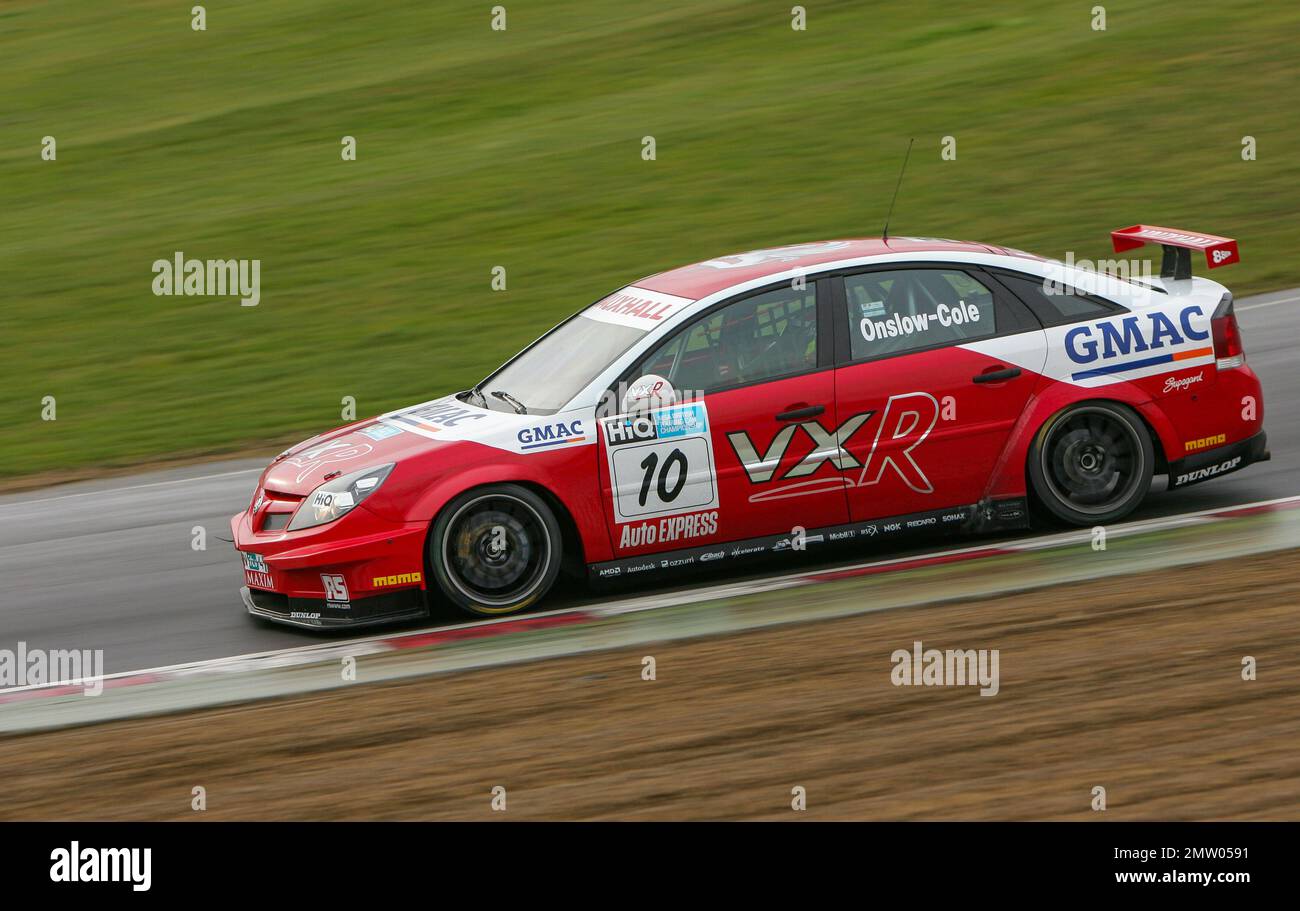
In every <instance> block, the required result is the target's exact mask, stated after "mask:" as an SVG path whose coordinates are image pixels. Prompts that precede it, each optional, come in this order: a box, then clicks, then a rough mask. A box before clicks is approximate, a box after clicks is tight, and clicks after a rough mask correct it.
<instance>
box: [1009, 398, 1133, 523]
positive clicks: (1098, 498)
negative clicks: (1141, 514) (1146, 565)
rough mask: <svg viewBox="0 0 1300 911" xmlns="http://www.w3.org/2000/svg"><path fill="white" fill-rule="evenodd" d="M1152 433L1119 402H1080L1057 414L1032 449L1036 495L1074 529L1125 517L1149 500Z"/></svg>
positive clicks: (1031, 472) (1033, 484) (1031, 459)
mask: <svg viewBox="0 0 1300 911" xmlns="http://www.w3.org/2000/svg"><path fill="white" fill-rule="evenodd" d="M1155 461H1156V459H1155V449H1154V447H1153V446H1152V443H1151V434H1150V433H1149V432H1148V431H1147V428H1146V425H1145V424H1144V423H1143V422H1142V419H1141V418H1140V417H1138V415H1137V413H1136V412H1135V411H1134V410H1133V409H1132V408H1129V407H1128V406H1127V405H1121V404H1118V403H1117V402H1103V401H1097V402H1080V403H1079V404H1077V405H1071V406H1070V407H1069V408H1066V409H1064V410H1063V411H1060V412H1059V413H1057V414H1054V415H1053V416H1052V417H1051V418H1050V419H1049V420H1048V421H1047V423H1045V424H1044V425H1043V426H1042V427H1041V428H1040V429H1039V431H1038V434H1037V435H1036V436H1035V437H1034V442H1033V445H1031V446H1030V447H1029V480H1030V483H1031V484H1032V486H1033V490H1034V494H1035V495H1036V496H1037V498H1038V500H1039V502H1040V503H1042V505H1043V506H1044V507H1045V508H1046V509H1047V510H1048V512H1050V513H1051V514H1052V515H1054V516H1056V518H1058V519H1061V520H1062V521H1065V522H1068V523H1069V524H1071V525H1082V526H1093V525H1104V524H1106V523H1107V522H1115V521H1117V520H1119V519H1122V518H1124V517H1125V516H1127V515H1128V514H1129V513H1131V512H1132V511H1133V510H1135V509H1137V507H1138V505H1139V504H1140V503H1141V502H1142V500H1143V498H1144V497H1146V495H1147V491H1148V490H1150V489H1151V477H1152V475H1153V474H1154V473H1155Z"/></svg>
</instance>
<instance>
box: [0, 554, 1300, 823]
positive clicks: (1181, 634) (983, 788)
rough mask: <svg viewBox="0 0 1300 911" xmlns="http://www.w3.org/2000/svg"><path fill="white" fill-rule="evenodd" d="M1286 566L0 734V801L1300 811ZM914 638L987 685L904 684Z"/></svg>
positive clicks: (943, 814) (677, 815) (1294, 621)
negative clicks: (990, 657)
mask: <svg viewBox="0 0 1300 911" xmlns="http://www.w3.org/2000/svg"><path fill="white" fill-rule="evenodd" d="M1297 557H1300V552H1298V551H1294V550H1292V551H1281V552H1276V553H1272V554H1266V555H1260V556H1255V557H1251V558H1246V559H1236V560H1231V561H1228V560H1225V561H1220V562H1217V563H1207V564H1202V565H1199V566H1194V567H1186V568H1181V569H1179V570H1178V571H1177V572H1172V573H1171V572H1148V573H1142V574H1133V575H1126V576H1116V577H1113V578H1110V579H1107V580H1103V581H1092V582H1086V583H1077V584H1072V585H1066V586H1061V587H1058V588H1052V589H1040V590H1036V591H1033V592H1026V593H1022V594H1018V595H1011V596H1004V597H999V598H995V599H983V600H970V601H965V602H959V603H948V604H944V605H938V606H934V607H928V608H924V607H923V608H912V609H906V610H898V611H889V612H885V613H874V614H863V615H859V616H853V617H848V618H844V619H838V620H827V621H822V622H816V623H808V624H801V625H790V626H782V627H779V628H774V629H766V630H761V631H757V632H751V633H745V634H740V635H735V636H730V637H725V638H724V637H716V638H705V639H693V640H684V641H675V642H665V643H660V644H657V645H650V646H645V647H638V648H636V649H635V650H618V651H608V652H600V653H594V654H585V655H579V656H574V657H570V658H563V659H555V660H551V661H546V662H539V663H530V664H521V665H512V666H508V667H502V668H493V669H488V670H481V671H472V672H465V673H456V674H443V675H437V676H433V677H426V678H419V679H410V680H403V681H399V682H391V683H383V684H373V685H361V686H355V687H351V688H348V689H344V690H334V691H328V692H322V693H318V694H313V695H309V696H302V697H295V698H290V699H283V700H275V701H267V702H260V703H255V704H251V705H247V706H236V707H230V708H221V709H211V710H206V711H201V712H195V713H191V714H186V715H170V716H161V717H155V718H143V719H136V720H129V721H120V722H115V723H109V724H100V725H92V726H86V727H80V728H73V729H68V730H63V731H56V732H50V733H41V734H29V735H22V736H13V737H9V738H5V739H4V740H0V766H2V767H3V768H4V769H5V775H4V776H3V777H0V818H3V819H113V820H118V819H174V820H201V819H209V820H211V819H470V820H475V819H484V820H486V819H496V820H501V819H516V820H518V819H647V820H648V819H1008V818H1009V819H1092V820H1102V819H1105V820H1117V819H1298V818H1300V687H1297V686H1296V680H1297V675H1298V673H1300V610H1298V609H1297V605H1298V604H1300V572H1297V571H1296V569H1295V566H1296V562H1295V561H1296V559H1297ZM824 594H825V593H824V592H822V591H820V590H819V588H818V587H811V588H807V589H796V590H791V591H789V592H787V593H786V595H787V596H788V597H789V598H790V599H792V600H794V601H798V600H800V599H817V598H819V597H824ZM916 640H920V641H922V642H923V643H924V644H925V647H927V648H930V647H933V648H941V649H947V648H962V649H980V648H985V649H999V650H1000V663H999V667H1000V677H1001V680H1000V692H999V693H998V694H997V695H996V696H987V697H986V696H981V695H980V694H979V691H978V688H976V687H961V688H959V687H946V688H945V687H896V686H894V685H893V684H892V683H891V675H890V671H891V669H892V665H891V662H890V655H891V654H892V653H893V651H894V650H895V649H899V648H903V649H910V648H911V647H912V643H913V642H914V641H916ZM647 655H648V656H653V657H654V658H655V662H656V676H657V679H655V680H653V681H647V680H643V679H642V670H643V663H642V659H643V658H644V657H645V656H647ZM1248 655H1249V656H1252V657H1254V658H1255V659H1256V661H1257V663H1258V679H1256V680H1254V681H1247V680H1243V679H1242V659H1243V657H1244V656H1248ZM196 786H202V787H203V788H205V789H206V792H207V800H208V809H207V810H206V811H205V812H201V813H200V812H194V811H193V810H191V800H192V796H191V795H192V789H193V788H194V787H196ZM496 786H501V787H504V788H505V789H506V810H505V811H504V812H494V811H493V810H492V809H491V799H492V789H493V788H494V787H496ZM796 786H802V787H803V788H805V789H806V792H807V810H806V811H803V812H796V811H794V810H792V809H791V806H790V803H791V800H792V797H791V789H792V788H794V787H796ZM1099 786H1100V787H1104V788H1105V789H1106V797H1107V806H1108V808H1107V809H1106V810H1105V811H1104V812H1096V811H1094V810H1092V808H1091V805H1092V802H1093V788H1095V787H1099Z"/></svg>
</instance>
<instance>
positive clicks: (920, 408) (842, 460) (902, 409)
mask: <svg viewBox="0 0 1300 911" xmlns="http://www.w3.org/2000/svg"><path fill="white" fill-rule="evenodd" d="M875 414H876V412H875V411H864V412H861V413H859V414H855V415H853V416H852V417H850V418H849V419H848V420H846V421H844V423H842V424H840V426H839V427H837V428H835V430H834V431H831V430H828V429H827V428H825V427H823V426H822V425H821V424H820V423H819V422H817V421H804V422H802V423H800V424H792V425H789V426H786V427H782V428H781V429H780V430H779V431H777V433H776V435H775V436H773V438H772V441H771V442H770V443H768V445H767V447H766V448H765V449H764V450H763V452H762V453H761V454H760V453H759V451H758V447H757V446H755V445H754V440H753V439H752V438H751V437H750V435H749V434H748V433H746V432H744V431H736V432H733V433H728V434H727V441H728V442H730V443H731V448H732V450H733V451H734V452H735V453H736V458H737V459H739V460H740V464H741V466H742V467H743V468H744V469H745V474H746V475H748V477H749V480H750V482H751V483H753V484H755V485H764V484H768V483H770V482H771V481H772V480H773V479H774V478H775V477H776V473H777V469H778V468H780V465H781V462H782V460H783V458H784V457H785V454H786V451H787V450H788V449H789V448H790V443H791V441H792V440H793V438H794V435H795V433H796V432H797V431H798V430H803V431H804V432H805V433H806V434H807V435H808V437H809V438H811V439H812V441H813V449H812V451H811V452H809V453H808V454H807V455H805V456H804V457H803V458H802V459H800V460H799V461H798V462H796V463H795V464H794V465H792V466H791V467H790V468H789V469H787V470H786V472H785V473H784V474H782V475H781V477H780V480H781V481H785V480H787V479H792V478H807V477H808V476H809V475H811V474H813V473H815V472H816V471H817V470H818V469H819V468H820V467H821V466H822V465H823V464H824V463H826V462H829V463H830V464H832V465H834V466H835V467H836V468H837V469H839V470H840V471H842V472H843V471H849V470H851V469H854V468H859V467H860V468H861V469H862V471H861V473H860V474H859V475H858V477H857V478H856V479H853V478H847V477H843V476H839V477H828V478H818V479H813V480H805V481H793V482H792V483H789V484H779V485H777V486H775V487H768V488H764V489H762V490H758V491H755V492H754V493H753V494H751V495H750V497H749V501H750V502H751V503H758V502H761V501H763V500H776V499H784V498H786V497H798V496H807V495H809V494H815V493H821V492H823V491H826V490H839V489H842V488H845V487H869V486H871V485H873V484H879V483H880V482H881V480H882V479H883V478H884V475H885V471H886V469H888V468H890V467H892V468H893V469H894V471H895V472H897V473H898V476H899V477H900V478H902V480H903V483H905V484H906V485H907V486H908V487H910V488H911V489H912V490H915V491H916V492H917V493H933V492H934V485H933V484H931V483H930V479H929V478H927V477H926V475H925V472H924V471H923V470H922V469H921V466H920V465H919V464H917V461H916V459H915V458H913V456H912V450H914V449H916V448H917V447H918V446H920V445H921V443H923V442H924V441H925V438H926V437H928V436H929V435H930V431H932V430H933V429H934V425H935V424H936V423H937V422H938V420H939V402H938V400H937V399H935V397H934V396H932V395H930V394H929V393H928V392H908V393H903V394H901V395H894V396H890V398H889V401H888V402H887V403H886V405H885V412H884V414H883V415H882V416H881V419H880V424H879V426H877V428H876V435H875V437H874V439H873V440H872V443H871V449H870V450H869V451H868V452H867V457H866V459H865V460H864V461H861V462H859V461H858V459H857V457H855V456H854V455H853V453H851V452H849V450H848V448H847V447H848V443H849V440H850V439H851V438H852V437H853V435H854V434H856V433H857V432H858V431H859V430H861V429H862V427H864V426H865V425H866V424H867V423H868V422H869V421H870V420H871V419H872V418H873V417H874V416H875ZM886 434H888V435H886ZM882 442H884V443H885V444H886V448H887V449H893V448H894V446H893V444H897V443H900V442H901V443H902V444H904V445H903V446H902V448H901V449H899V450H898V451H897V452H893V451H888V452H884V453H883V454H882V455H880V457H879V459H877V453H879V452H880V451H881V449H882V447H881V443H882ZM873 466H874V473H872V469H873Z"/></svg>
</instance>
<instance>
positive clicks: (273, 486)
mask: <svg viewBox="0 0 1300 911" xmlns="http://www.w3.org/2000/svg"><path fill="white" fill-rule="evenodd" d="M593 415H594V410H593V409H587V410H586V411H585V412H582V411H570V412H565V413H562V414H553V415H528V414H509V413H503V412H499V411H492V410H490V409H486V408H479V407H476V406H474V405H470V404H468V403H466V402H462V401H461V400H459V399H458V398H456V397H455V396H454V395H449V396H444V397H443V398H440V399H434V400H432V401H429V402H423V403H421V404H419V405H412V406H410V407H409V408H403V409H399V410H397V411H390V412H388V413H387V414H381V415H379V417H377V418H372V419H369V420H365V421H358V422H357V423H355V424H349V425H347V426H345V427H340V428H338V429H336V430H332V431H330V432H329V433H323V434H320V435H319V436H314V437H312V438H311V439H309V440H304V441H303V442H302V443H299V444H298V445H297V446H294V447H292V448H290V449H287V450H285V451H284V452H282V453H281V454H280V455H279V456H277V457H276V459H275V461H274V462H272V463H271V465H270V466H269V467H268V468H267V470H266V473H265V474H264V475H263V478H262V486H263V487H265V488H266V489H268V490H271V491H275V492H279V493H285V494H290V495H293V496H306V495H307V494H308V493H310V492H311V491H313V490H315V489H316V488H317V487H319V486H320V485H321V484H323V483H324V482H325V481H326V480H327V479H332V478H334V477H337V476H338V475H339V474H349V473H351V472H353V471H360V470H362V469H366V468H370V467H373V466H375V465H383V464H385V463H387V462H400V461H402V460H403V459H409V458H412V457H415V456H421V455H425V454H427V453H430V452H432V451H434V450H438V449H442V448H445V447H448V446H449V445H451V444H455V443H465V442H472V443H478V444H481V445H484V446H490V447H492V448H493V449H497V450H502V451H505V452H513V453H516V454H518V455H526V454H529V453H533V452H539V451H543V450H546V449H551V448H559V447H565V446H574V445H583V444H592V443H594V442H595V440H596V433H595V421H594V416H593Z"/></svg>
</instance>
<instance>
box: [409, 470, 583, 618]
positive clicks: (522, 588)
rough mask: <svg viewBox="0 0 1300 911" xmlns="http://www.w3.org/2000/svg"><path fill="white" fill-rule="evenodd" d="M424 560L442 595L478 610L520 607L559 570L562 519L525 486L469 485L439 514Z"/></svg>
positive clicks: (504, 610) (548, 584) (466, 608)
mask: <svg viewBox="0 0 1300 911" xmlns="http://www.w3.org/2000/svg"><path fill="white" fill-rule="evenodd" d="M428 551H429V566H430V569H431V570H432V572H433V577H434V579H435V581H436V582H437V583H438V587H439V589H441V591H442V593H443V595H445V596H446V597H447V598H448V600H450V601H451V602H452V603H453V604H455V605H456V606H457V607H459V608H461V609H462V610H464V611H468V612H469V613H471V614H477V615H480V616H500V615H502V614H511V613H515V612H516V611H521V610H523V609H524V608H526V607H528V606H529V605H531V604H534V603H536V602H537V601H539V600H540V599H541V598H542V596H543V595H545V594H546V592H547V591H548V590H549V589H550V587H551V585H552V584H553V583H554V582H555V577H556V574H557V573H558V572H559V569H560V559H561V557H562V553H561V535H560V526H559V523H558V522H557V521H556V519H555V514H554V513H553V512H552V511H551V509H550V507H549V506H547V505H546V502H545V501H544V500H543V499H542V498H541V497H539V496H538V495H537V494H535V493H533V492H532V491H531V490H529V489H528V488H526V487H521V486H519V485H517V484H500V485H494V486H491V487H482V488H478V489H477V490H471V491H467V492H466V493H463V494H461V495H460V496H458V497H456V498H455V499H454V500H452V501H451V502H450V503H448V504H447V506H446V507H445V508H444V509H443V510H442V512H440V513H439V514H438V518H437V519H436V520H435V521H434V523H433V529H432V532H431V533H430V535H429V544H428Z"/></svg>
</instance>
